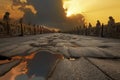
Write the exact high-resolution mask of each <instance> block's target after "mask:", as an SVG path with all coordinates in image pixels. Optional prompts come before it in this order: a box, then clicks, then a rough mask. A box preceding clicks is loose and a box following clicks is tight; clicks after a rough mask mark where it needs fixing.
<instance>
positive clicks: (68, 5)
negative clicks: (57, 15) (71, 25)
mask: <svg viewBox="0 0 120 80" xmlns="http://www.w3.org/2000/svg"><path fill="white" fill-rule="evenodd" d="M63 8H64V9H65V10H66V16H67V17H70V16H72V15H76V14H80V13H81V7H80V6H79V3H78V2H76V0H63Z"/></svg>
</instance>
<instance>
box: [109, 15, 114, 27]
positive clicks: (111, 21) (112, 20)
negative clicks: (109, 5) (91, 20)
mask: <svg viewBox="0 0 120 80" xmlns="http://www.w3.org/2000/svg"><path fill="white" fill-rule="evenodd" d="M114 25H115V20H114V18H113V17H112V16H109V21H108V26H114Z"/></svg>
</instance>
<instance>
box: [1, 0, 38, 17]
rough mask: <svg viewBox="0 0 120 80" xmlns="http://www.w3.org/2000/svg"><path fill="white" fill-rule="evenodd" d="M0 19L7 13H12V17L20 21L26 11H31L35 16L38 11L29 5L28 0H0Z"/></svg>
mask: <svg viewBox="0 0 120 80" xmlns="http://www.w3.org/2000/svg"><path fill="white" fill-rule="evenodd" d="M0 3H1V5H0V18H2V17H3V15H4V13H5V12H6V11H8V12H10V17H11V18H14V19H19V18H21V17H23V16H24V14H25V13H26V10H28V9H29V10H30V11H31V12H32V13H33V14H36V13H37V11H36V9H35V8H34V6H33V5H30V4H28V1H27V0H0Z"/></svg>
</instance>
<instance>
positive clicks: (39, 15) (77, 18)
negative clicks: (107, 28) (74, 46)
mask: <svg viewBox="0 0 120 80" xmlns="http://www.w3.org/2000/svg"><path fill="white" fill-rule="evenodd" d="M0 3H1V4H0V18H2V16H3V15H4V13H5V12H6V11H9V12H10V13H11V15H10V17H11V18H14V19H19V18H21V17H24V19H25V21H26V22H27V23H33V24H34V23H35V24H43V25H48V26H53V27H58V28H61V29H69V28H72V27H74V26H78V25H80V24H81V25H83V23H84V22H86V23H87V24H88V23H89V22H90V23H92V24H93V25H95V24H96V21H97V20H100V21H101V23H104V24H107V21H108V17H109V16H113V17H114V19H115V21H116V22H120V0H0ZM84 20H85V21H84Z"/></svg>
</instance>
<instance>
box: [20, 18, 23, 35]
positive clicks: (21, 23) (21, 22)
mask: <svg viewBox="0 0 120 80" xmlns="http://www.w3.org/2000/svg"><path fill="white" fill-rule="evenodd" d="M19 23H20V26H21V34H20V36H23V35H24V33H23V18H20V20H19Z"/></svg>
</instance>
